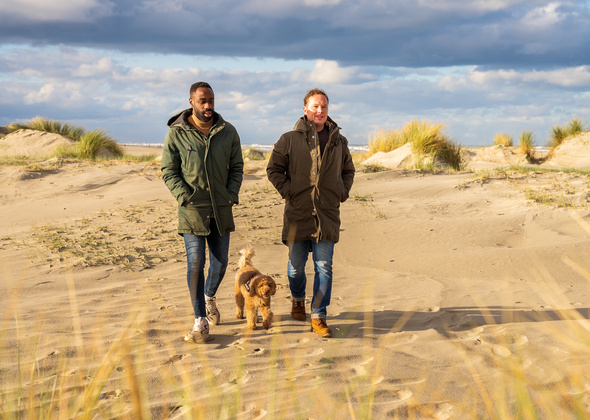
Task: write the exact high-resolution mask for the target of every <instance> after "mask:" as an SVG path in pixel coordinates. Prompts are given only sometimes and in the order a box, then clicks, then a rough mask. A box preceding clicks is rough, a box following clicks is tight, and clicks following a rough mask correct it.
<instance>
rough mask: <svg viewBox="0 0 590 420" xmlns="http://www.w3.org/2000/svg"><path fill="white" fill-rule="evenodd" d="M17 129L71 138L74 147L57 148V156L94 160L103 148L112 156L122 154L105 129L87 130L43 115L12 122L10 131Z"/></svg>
mask: <svg viewBox="0 0 590 420" xmlns="http://www.w3.org/2000/svg"><path fill="white" fill-rule="evenodd" d="M19 129H27V130H37V131H45V132H48V133H54V134H59V135H61V136H64V137H66V138H68V139H70V140H73V141H74V142H75V145H74V147H65V146H62V147H60V148H58V150H57V151H56V152H55V155H56V156H59V157H63V158H79V159H89V160H95V159H96V158H97V157H98V156H99V155H100V153H101V152H102V151H103V150H107V151H108V153H110V154H111V155H112V156H114V157H120V156H122V155H123V151H122V150H121V147H120V146H119V145H118V143H117V142H116V141H115V140H114V139H113V138H112V137H110V136H109V135H108V134H107V132H106V131H105V130H101V129H95V130H92V131H87V130H86V129H84V128H83V127H79V126H75V125H72V124H68V123H63V122H62V121H59V120H52V119H49V118H44V117H35V118H33V119H32V120H29V121H27V122H24V123H14V124H11V126H10V130H11V131H16V130H19Z"/></svg>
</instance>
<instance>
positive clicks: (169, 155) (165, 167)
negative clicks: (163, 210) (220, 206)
mask: <svg viewBox="0 0 590 420" xmlns="http://www.w3.org/2000/svg"><path fill="white" fill-rule="evenodd" d="M171 133H172V130H169V131H168V134H166V139H165V141H164V149H163V150H162V164H161V168H162V179H163V180H164V182H165V183H166V186H167V187H168V189H169V190H170V192H171V193H172V195H173V196H174V197H175V198H176V201H178V204H179V205H181V206H182V205H184V204H186V202H187V200H188V199H189V197H190V196H191V194H192V191H191V189H190V187H189V186H188V185H187V184H186V182H184V178H183V177H182V159H181V158H180V153H179V150H178V148H177V146H176V144H175V142H174V138H173V137H174V136H173V135H171Z"/></svg>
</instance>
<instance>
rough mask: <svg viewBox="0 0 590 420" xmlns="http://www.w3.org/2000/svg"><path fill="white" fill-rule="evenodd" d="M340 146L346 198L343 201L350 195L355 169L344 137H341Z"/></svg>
mask: <svg viewBox="0 0 590 420" xmlns="http://www.w3.org/2000/svg"><path fill="white" fill-rule="evenodd" d="M342 146H343V147H342V182H343V183H344V188H346V198H345V199H344V200H342V202H344V201H346V200H347V199H348V197H349V195H350V189H351V188H352V183H353V181H354V173H355V169H354V163H353V162H352V155H351V154H350V150H348V140H346V138H345V137H342Z"/></svg>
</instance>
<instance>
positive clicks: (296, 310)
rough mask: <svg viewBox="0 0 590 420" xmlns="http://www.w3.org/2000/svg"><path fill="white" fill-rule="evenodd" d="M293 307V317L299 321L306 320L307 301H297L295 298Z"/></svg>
mask: <svg viewBox="0 0 590 420" xmlns="http://www.w3.org/2000/svg"><path fill="white" fill-rule="evenodd" d="M292 302H293V306H292V307H291V318H293V319H295V320H297V321H305V301H300V302H299V301H296V300H295V299H293V301H292Z"/></svg>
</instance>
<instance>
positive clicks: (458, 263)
mask: <svg viewBox="0 0 590 420" xmlns="http://www.w3.org/2000/svg"><path fill="white" fill-rule="evenodd" d="M0 142H2V139H0ZM566 143H567V142H566ZM566 143H564V145H563V147H565V145H566ZM574 144H576V145H577V146H576V149H575V150H576V151H575V152H572V151H570V152H568V154H567V155H561V157H560V155H559V151H557V153H556V160H555V161H553V163H551V162H547V163H544V164H543V165H536V166H530V165H528V164H525V165H523V166H518V167H517V166H514V165H512V164H511V163H507V161H504V163H503V164H500V163H498V162H494V161H492V160H487V161H484V160H481V159H480V158H477V154H478V153H479V152H480V151H475V152H473V155H470V156H471V159H472V160H471V161H470V162H468V166H470V167H471V171H470V172H465V171H462V172H461V171H459V172H457V171H454V172H438V173H430V172H423V171H417V170H410V169H396V170H387V171H382V172H375V173H373V172H367V173H363V172H359V173H358V174H357V177H356V179H355V184H354V187H353V190H352V194H351V198H350V199H349V201H347V202H346V203H344V204H343V205H342V221H343V224H342V235H341V242H340V243H339V244H338V245H337V246H336V253H335V267H334V269H335V283H334V292H333V300H332V304H331V305H330V307H329V315H330V318H329V325H330V326H331V327H332V328H333V330H334V332H335V334H334V338H332V339H321V338H319V337H317V336H315V335H314V334H313V333H311V332H309V326H308V325H307V324H303V323H299V322H297V321H293V320H292V319H291V318H290V316H289V310H290V302H289V291H288V287H287V279H286V276H285V268H286V248H285V247H284V245H282V244H280V239H279V238H280V229H281V223H282V200H281V199H280V197H279V196H278V194H277V193H276V192H275V191H274V189H273V188H272V187H271V185H270V184H269V183H268V181H267V180H266V177H265V171H264V169H265V165H266V161H264V160H262V161H259V160H248V161H247V163H246V174H245V179H244V184H243V188H242V193H241V197H240V199H241V204H240V205H239V206H237V207H236V209H235V212H236V213H235V214H236V222H237V230H236V232H235V233H234V234H233V235H232V242H231V248H230V270H229V272H228V275H227V277H226V279H225V280H224V282H223V283H222V286H221V288H220V291H219V293H218V304H219V307H220V310H221V313H222V324H221V325H219V326H215V327H214V328H212V334H213V335H214V337H215V340H214V341H213V342H212V343H211V344H204V345H195V344H192V345H191V344H187V343H185V342H184V341H183V336H184V334H185V333H186V330H187V328H190V326H191V324H192V317H191V308H190V302H189V300H188V297H187V293H186V284H185V274H184V270H185V263H184V249H183V244H182V242H181V239H180V238H179V237H178V235H177V234H176V210H175V201H174V199H173V198H172V196H171V195H170V193H169V192H168V190H167V189H166V187H165V186H164V184H163V182H162V180H161V178H160V174H159V169H158V165H157V162H150V161H146V162H142V161H99V162H94V163H90V162H84V161H79V160H67V159H62V160H57V161H55V160H54V161H52V162H50V163H47V162H45V163H44V160H39V161H38V162H31V160H30V159H29V160H26V159H24V160H21V161H19V160H18V159H17V160H13V161H11V162H5V164H3V165H2V166H0V186H1V190H0V191H1V192H0V195H1V196H2V203H3V205H2V206H1V207H0V212H1V217H0V249H1V253H0V270H1V271H0V272H1V276H2V281H1V287H2V288H3V290H2V291H1V293H0V308H2V309H1V312H0V314H1V316H0V410H1V413H0V417H2V418H8V419H10V418H89V419H90V418H134V419H135V418H154V419H156V418H157V419H159V418H172V419H181V418H189V419H205V418H228V419H229V418H243V419H254V418H284V419H290V418H301V419H307V418H310V419H319V418H363V419H368V418H392V419H395V418H399V419H406V418H409V419H414V418H415V419H418V418H420V419H424V418H431V419H446V418H448V419H450V418H452V419H473V418H496V419H507V418H525V419H528V418H531V419H533V418H535V419H536V418H543V419H547V418H560V419H568V418H585V417H587V416H588V414H589V412H590V366H589V362H590V339H589V337H590V334H589V329H590V322H589V315H590V313H589V304H590V299H589V297H590V295H589V287H588V286H589V284H590V263H589V262H588V258H587V256H588V255H589V252H590V240H589V237H590V226H589V224H588V221H589V220H590V211H589V210H588V203H589V202H590V185H589V183H590V178H589V176H588V173H587V172H585V171H584V170H582V169H581V168H577V170H575V171H573V170H569V169H568V168H569V167H576V166H580V165H582V164H581V163H580V161H576V162H575V163H572V162H573V161H572V160H568V159H570V158H571V156H574V155H577V156H580V158H581V159H583V157H584V156H585V155H584V154H585V153H586V152H585V150H586V149H584V144H585V143H584V141H582V140H579V141H578V142H577V143H574ZM494 150H499V149H494ZM502 150H503V151H506V150H505V149H502ZM143 152H144V150H142V151H141V153H143ZM149 152H151V151H149ZM124 153H126V154H129V153H130V154H133V153H138V152H137V150H135V151H134V150H133V149H131V150H127V151H124ZM486 153H487V152H486ZM514 153H518V152H517V151H514ZM480 156H484V157H485V158H486V159H492V158H493V159H497V158H498V156H499V154H498V153H497V152H495V151H494V152H493V153H492V152H489V153H487V154H485V153H483V152H482V153H480ZM502 156H507V155H506V154H502ZM510 156H512V155H510ZM478 159H479V160H478ZM559 159H562V162H569V163H570V166H568V167H565V168H564V167H563V166H560V164H559V162H560V160H559ZM494 163H495V164H496V166H495V167H493V166H491V165H492V164H494ZM588 168H590V165H588ZM249 244H252V245H253V246H254V247H255V249H256V254H257V256H256V265H257V268H260V269H261V271H264V272H265V273H269V274H270V275H272V277H273V278H274V279H275V281H276V282H277V285H278V288H277V295H276V296H275V298H274V301H273V312H274V313H275V319H274V321H273V327H272V328H271V329H270V330H268V331H265V330H262V329H260V330H256V331H247V330H246V329H245V322H244V321H243V320H236V319H234V318H233V313H234V303H233V278H232V277H233V274H234V271H235V269H236V266H237V265H236V264H237V261H238V258H239V255H238V250H239V249H241V248H243V247H244V246H246V245H249ZM310 275H311V273H310ZM309 286H310V287H311V284H310V285H309ZM310 295H311V291H309V293H308V296H310Z"/></svg>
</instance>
